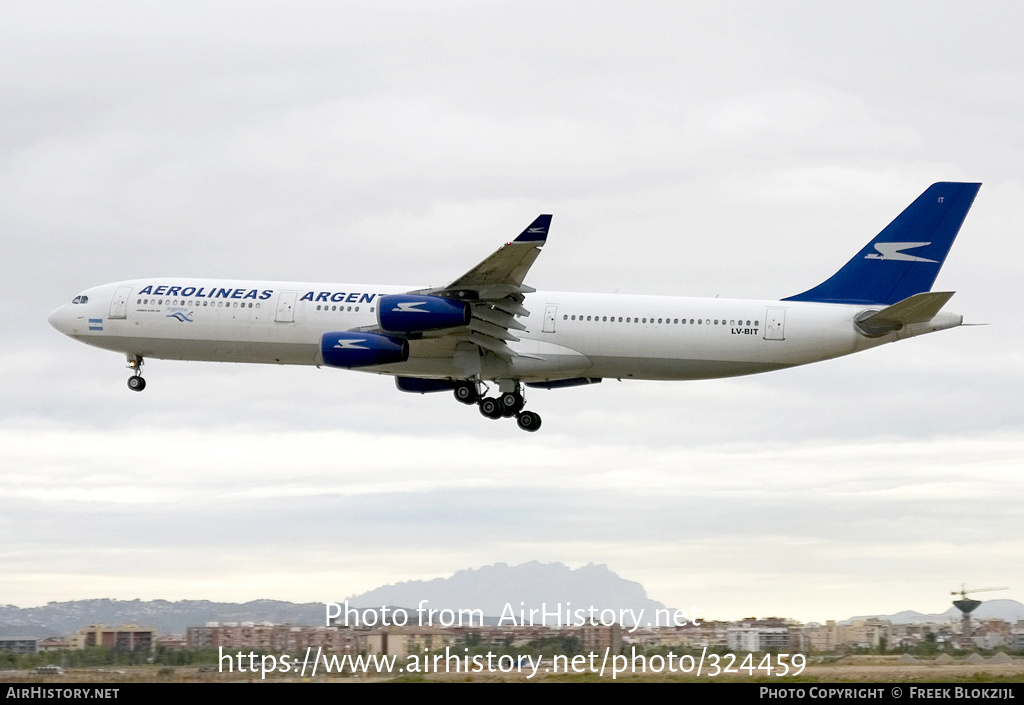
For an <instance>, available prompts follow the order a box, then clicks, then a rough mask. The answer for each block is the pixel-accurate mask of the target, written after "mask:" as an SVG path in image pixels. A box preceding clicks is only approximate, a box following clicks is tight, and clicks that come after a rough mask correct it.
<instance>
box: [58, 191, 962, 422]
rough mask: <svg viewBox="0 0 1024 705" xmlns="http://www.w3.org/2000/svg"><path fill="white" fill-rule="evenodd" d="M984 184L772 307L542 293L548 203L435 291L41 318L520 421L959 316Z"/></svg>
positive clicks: (92, 296)
mask: <svg viewBox="0 0 1024 705" xmlns="http://www.w3.org/2000/svg"><path fill="white" fill-rule="evenodd" d="M980 187H981V184H977V183H950V182H942V183H936V184H932V185H931V186H929V187H928V188H927V189H926V190H925V192H924V193H922V194H921V195H920V196H919V197H918V198H917V199H916V200H915V201H914V202H913V203H911V204H910V205H909V206H908V207H907V208H906V209H905V210H904V211H903V212H902V213H900V215H898V216H897V217H896V219H895V220H893V221H892V222H891V223H890V224H889V225H888V226H886V227H885V228H884V229H883V230H882V231H881V232H880V233H879V234H878V235H877V236H875V238H874V239H872V240H871V241H870V242H869V243H868V244H867V245H865V246H864V248H863V249H862V250H861V251H860V252H858V253H857V254H856V255H854V257H853V259H851V260H850V261H849V262H847V263H846V264H845V265H844V266H843V267H842V268H841V269H839V271H837V272H836V273H835V274H834V275H832V276H831V277H830V278H829V279H827V280H825V281H824V282H822V283H821V284H818V285H817V286H815V287H813V288H811V289H808V290H807V291H805V292H803V293H801V294H796V295H795V296H790V297H788V298H785V299H781V300H778V301H775V300H740V299H719V298H715V299H702V298H680V297H670V296H633V295H631V296H626V295H613V294H588V293H567V292H550V291H537V290H536V289H533V288H532V287H529V286H527V285H526V284H525V283H524V282H525V280H526V275H527V273H528V272H529V269H530V266H531V265H532V264H533V263H534V261H535V260H536V259H537V256H538V255H539V254H540V251H541V248H542V247H543V246H544V244H545V242H546V241H547V236H548V230H549V228H550V226H551V216H550V215H541V216H539V217H538V218H537V219H536V220H534V221H533V222H532V223H531V224H530V225H529V227H527V228H526V229H525V230H524V231H523V232H522V233H521V234H520V235H519V236H518V237H517V238H515V239H514V240H512V241H511V242H507V243H505V244H504V245H503V246H502V247H500V248H499V249H498V250H497V251H496V252H494V254H492V255H491V256H490V257H487V258H486V259H484V260H483V261H482V262H481V263H480V264H478V265H477V266H476V267H474V268H472V269H470V270H469V271H468V272H466V273H465V274H463V275H462V276H460V277H458V278H457V279H455V280H454V281H452V282H451V283H449V284H447V285H445V286H432V287H431V286H428V287H417V286H376V285H363V284H334V283H306V282H279V281H234V280H227V279H193V278H151V279H136V280H132V281H122V282H116V283H113V284H105V285H103V286H97V287H94V288H91V289H87V290H85V291H83V292H81V293H80V294H78V295H77V296H75V297H74V298H73V299H72V300H71V301H70V302H69V303H66V304H64V305H63V306H61V307H59V308H58V309H57V310H55V311H54V312H53V313H52V314H50V316H49V319H48V320H49V322H50V324H51V325H52V326H53V327H54V328H56V329H57V330H58V331H60V332H61V333H63V334H65V335H67V336H70V337H71V338H74V339H75V340H78V341H81V342H83V343H86V344H88V345H93V346H96V347H99V348H103V349H106V350H113V351H116V352H120V353H123V354H125V355H126V356H127V361H128V367H129V369H131V370H132V376H131V377H129V378H128V388H129V389H131V390H134V391H136V392H141V391H142V390H143V389H145V388H146V380H145V379H144V378H143V377H142V365H143V361H144V360H145V359H146V358H159V359H167V360H206V361H217V362H254V363H266V364H282V365H316V366H317V367H321V366H326V367H337V368H341V369H348V370H359V371H363V372H372V373H375V374H383V375H392V376H394V377H395V380H396V385H397V387H398V389H400V390H401V391H403V392H413V393H421V394H422V393H427V392H441V391H450V392H452V393H453V395H454V396H455V399H456V400H458V401H459V402H461V403H463V404H468V405H476V406H477V407H478V408H479V411H480V413H481V414H482V415H483V416H485V417H487V418H490V419H499V418H503V417H507V418H515V419H516V421H517V423H518V425H519V427H520V428H522V429H523V430H526V431H536V430H537V429H538V428H540V425H541V417H540V415H539V414H537V413H536V412H534V411H528V410H526V408H525V404H526V401H525V396H524V393H525V388H546V389H556V388H561V387H571V386H576V385H585V384H594V383H597V382H601V381H602V380H603V379H619V380H623V379H646V380H694V379H710V378H720V377H733V376H738V375H748V374H755V373H759V372H767V371H770V370H778V369H782V368H787V367H794V366H796V365H805V364H808V363H811V362H818V361H820V360H827V359H831V358H835V357H840V356H842V355H849V354H851V353H855V352H860V351H861V350H867V349H868V348H873V347H876V346H878V345H883V344H885V343H891V342H894V341H897V340H903V339H904V338H911V337H914V336H917V335H923V334H925V333H932V332H934V331H939V330H944V329H947V328H954V327H956V326H959V325H961V324H962V323H963V316H961V315H959V314H955V313H949V312H946V311H943V310H942V308H943V306H945V304H946V302H947V301H949V299H950V297H952V296H953V293H954V292H949V291H935V292H933V291H931V288H932V284H933V283H934V282H935V278H936V276H937V275H938V273H939V269H940V268H941V267H942V263H943V261H944V260H945V258H946V255H947V254H948V253H949V249H950V247H951V246H952V244H953V240H954V239H955V238H956V236H957V233H958V232H959V231H960V227H961V225H962V224H963V221H964V219H965V218H966V217H967V212H968V211H969V210H970V208H971V205H972V203H973V202H974V198H975V196H976V195H977V193H978V189H979V188H980Z"/></svg>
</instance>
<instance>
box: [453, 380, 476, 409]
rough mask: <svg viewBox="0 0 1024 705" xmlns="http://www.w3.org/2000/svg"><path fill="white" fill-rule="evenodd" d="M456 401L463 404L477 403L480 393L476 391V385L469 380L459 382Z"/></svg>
mask: <svg viewBox="0 0 1024 705" xmlns="http://www.w3.org/2000/svg"><path fill="white" fill-rule="evenodd" d="M454 394H455V401H457V402H459V403H461V404H476V403H477V401H479V400H480V395H479V394H478V393H477V391H476V386H475V385H472V384H470V383H469V382H458V383H456V385H455V391H454Z"/></svg>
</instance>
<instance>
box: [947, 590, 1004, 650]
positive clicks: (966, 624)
mask: <svg viewBox="0 0 1024 705" xmlns="http://www.w3.org/2000/svg"><path fill="white" fill-rule="evenodd" d="M1009 589H1010V588H1006V587H991V588H972V589H970V590H968V589H967V586H966V585H965V584H964V583H960V589H959V590H954V591H953V592H951V593H949V594H950V595H959V596H960V599H959V600H953V605H954V606H955V607H956V608H957V609H958V610H960V613H961V614H962V615H963V619H962V620H961V622H960V630H961V633H962V636H963V638H964V639H970V638H971V612H973V611H974V610H976V609H978V606H979V605H981V600H973V599H971V598H970V597H967V593H969V592H991V591H993V590H1009Z"/></svg>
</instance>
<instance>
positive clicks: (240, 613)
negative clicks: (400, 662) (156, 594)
mask: <svg viewBox="0 0 1024 705" xmlns="http://www.w3.org/2000/svg"><path fill="white" fill-rule="evenodd" d="M206 622H275V623H290V624H323V623H324V606H323V605H322V604H317V603H308V604H299V605H297V604H294V603H291V602H280V601H277V600H256V601H254V602H246V603H244V604H235V603H231V602H209V601H207V600H182V601H181V602H168V601H167V600H152V601H149V602H143V601H141V600H107V599H98V600H75V601H74V602H50V603H49V604H46V605H43V606H42V607H28V608H20V607H14V606H13V605H0V635H4V636H36V637H47V636H64V635H68V634H73V633H75V632H77V631H78V630H79V629H81V628H82V627H87V626H89V625H90V624H106V625H107V626H117V625H120V624H137V625H139V626H140V627H148V628H153V629H156V630H157V633H158V634H184V633H185V630H186V629H187V628H188V627H197V626H202V625H203V624H205V623H206Z"/></svg>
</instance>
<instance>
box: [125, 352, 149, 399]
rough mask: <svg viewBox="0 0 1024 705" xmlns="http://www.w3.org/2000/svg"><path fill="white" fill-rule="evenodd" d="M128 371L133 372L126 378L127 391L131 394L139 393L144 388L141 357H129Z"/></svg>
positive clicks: (144, 381)
mask: <svg viewBox="0 0 1024 705" xmlns="http://www.w3.org/2000/svg"><path fill="white" fill-rule="evenodd" d="M128 369H129V370H134V372H135V374H133V375H132V376H131V377H129V378H128V389H130V390H132V391H133V392H141V391H142V390H143V389H145V388H146V380H145V379H143V377H142V355H129V356H128Z"/></svg>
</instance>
